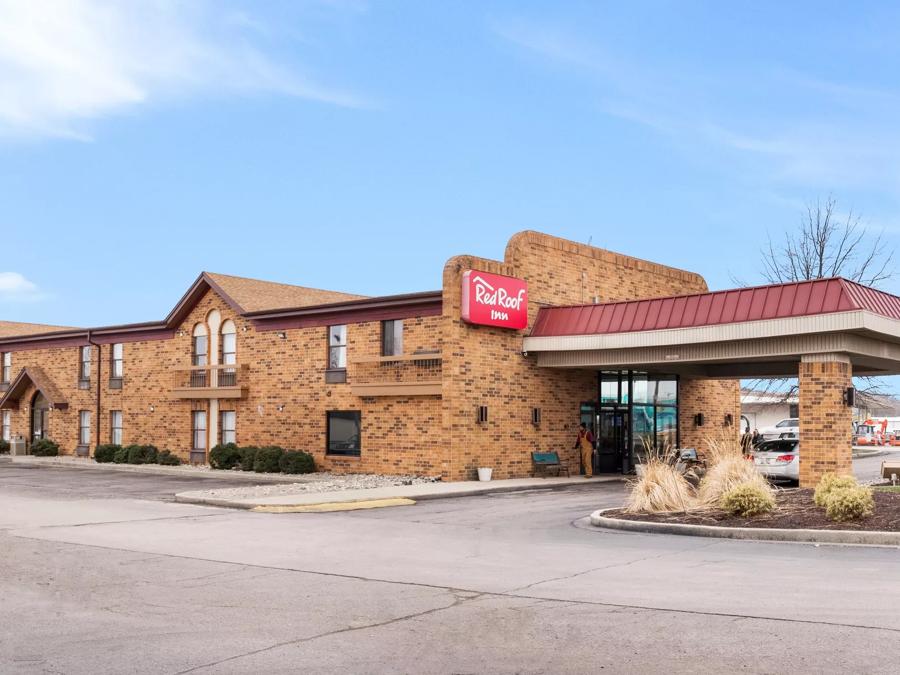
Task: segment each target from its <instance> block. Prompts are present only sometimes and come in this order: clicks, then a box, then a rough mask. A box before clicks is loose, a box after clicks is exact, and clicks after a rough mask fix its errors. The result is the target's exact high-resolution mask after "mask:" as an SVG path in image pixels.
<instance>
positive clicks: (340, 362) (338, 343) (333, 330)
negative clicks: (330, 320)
mask: <svg viewBox="0 0 900 675" xmlns="http://www.w3.org/2000/svg"><path fill="white" fill-rule="evenodd" d="M328 367H329V368H331V369H332V370H338V369H343V368H346V367H347V326H329V327H328Z"/></svg>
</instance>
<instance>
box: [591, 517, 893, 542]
mask: <svg viewBox="0 0 900 675" xmlns="http://www.w3.org/2000/svg"><path fill="white" fill-rule="evenodd" d="M611 510H612V509H599V510H598V511H594V512H593V513H592V514H591V525H593V526H594V527H602V528H605V529H610V530H624V531H626V532H642V533H644V534H677V535H687V536H690V537H719V538H722V539H748V540H754V541H781V542H795V543H804V544H851V545H855V546H891V547H898V546H900V532H862V531H856V530H786V529H775V528H762V527H760V528H755V527H717V526H715V525H688V524H683V523H653V522H649V521H641V520H624V519H622V518H610V517H608V516H604V515H603V514H604V513H606V512H607V511H611Z"/></svg>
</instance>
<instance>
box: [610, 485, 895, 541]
mask: <svg viewBox="0 0 900 675" xmlns="http://www.w3.org/2000/svg"><path fill="white" fill-rule="evenodd" d="M814 492H815V491H814V490H811V489H785V490H777V491H776V492H775V508H773V509H772V510H771V511H768V512H766V513H760V514H757V515H753V516H739V515H731V514H729V513H727V512H726V511H725V510H723V509H721V508H719V507H710V508H699V509H698V508H695V509H691V510H689V511H688V512H686V513H684V512H671V511H670V512H666V513H629V512H628V511H626V510H625V509H608V510H605V511H603V516H604V517H605V518H616V519H620V520H630V521H640V522H649V523H669V524H681V525H706V526H713V527H723V528H737V527H749V528H771V529H790V530H795V529H796V530H801V529H804V530H857V531H870V532H900V492H896V491H892V490H890V489H879V488H875V489H874V490H873V494H872V496H873V498H874V500H875V509H874V512H873V513H872V515H869V516H865V517H863V518H859V519H855V520H846V521H834V520H832V519H830V518H828V516H827V515H826V513H825V509H823V508H821V507H819V506H816V504H815V502H814V501H813V495H814Z"/></svg>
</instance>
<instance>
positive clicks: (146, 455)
mask: <svg viewBox="0 0 900 675" xmlns="http://www.w3.org/2000/svg"><path fill="white" fill-rule="evenodd" d="M126 449H127V450H128V463H129V464H156V458H157V457H158V456H159V450H157V449H156V446H155V445H129V446H128V447H127V448H126Z"/></svg>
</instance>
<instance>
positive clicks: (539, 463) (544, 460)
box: [531, 452, 569, 478]
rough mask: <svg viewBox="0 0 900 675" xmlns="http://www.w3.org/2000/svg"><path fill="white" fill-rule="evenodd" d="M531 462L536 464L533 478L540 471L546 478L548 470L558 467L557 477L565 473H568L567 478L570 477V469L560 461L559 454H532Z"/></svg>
mask: <svg viewBox="0 0 900 675" xmlns="http://www.w3.org/2000/svg"><path fill="white" fill-rule="evenodd" d="M531 461H532V462H533V463H534V471H533V472H532V473H531V475H532V476H534V475H535V474H536V473H537V472H538V470H540V471H541V472H542V473H543V474H544V478H546V477H547V469H551V468H553V467H556V475H557V476H559V475H560V473H561V472H563V471H565V472H566V475H567V476H568V475H569V467H568V466H566V465H565V464H563V463H562V462H560V461H559V453H558V452H532V453H531Z"/></svg>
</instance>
